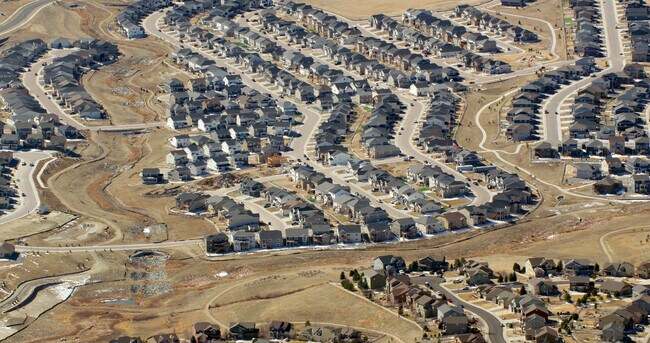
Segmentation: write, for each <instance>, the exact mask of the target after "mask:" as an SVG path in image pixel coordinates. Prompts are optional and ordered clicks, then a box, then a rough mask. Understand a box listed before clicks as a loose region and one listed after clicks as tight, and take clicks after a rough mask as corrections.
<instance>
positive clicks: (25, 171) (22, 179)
mask: <svg viewBox="0 0 650 343" xmlns="http://www.w3.org/2000/svg"><path fill="white" fill-rule="evenodd" d="M14 157H15V158H17V159H19V160H20V162H19V164H18V168H17V170H16V173H15V174H14V177H13V180H17V181H16V184H17V185H18V194H19V197H20V204H19V205H17V206H16V209H15V210H14V211H13V212H11V213H9V214H7V215H3V216H1V217H0V225H2V224H6V223H9V222H10V221H13V220H16V219H20V218H22V217H24V216H26V215H28V214H30V213H31V212H32V211H34V210H36V209H37V208H38V206H40V205H41V199H40V198H39V196H38V190H37V189H36V184H34V170H36V167H38V163H39V162H40V161H42V160H45V159H48V158H50V157H52V155H51V153H50V152H47V151H27V152H18V153H15V154H14ZM23 162H24V163H25V165H24V166H23V165H22V163H23ZM32 164H33V166H32ZM23 193H24V194H25V196H22V194H23Z"/></svg>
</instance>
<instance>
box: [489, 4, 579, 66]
mask: <svg viewBox="0 0 650 343" xmlns="http://www.w3.org/2000/svg"><path fill="white" fill-rule="evenodd" d="M490 9H491V10H493V11H496V13H495V12H492V14H495V15H497V16H498V17H501V18H504V19H506V20H508V21H510V22H512V23H513V24H517V25H521V27H523V28H525V29H528V30H530V31H533V32H535V33H537V34H538V35H540V36H541V38H542V41H541V42H539V43H537V44H532V45H531V46H530V47H531V48H533V49H543V50H545V51H544V53H547V51H548V50H549V49H550V47H551V39H550V36H551V34H553V33H552V32H551V31H550V30H549V28H548V26H547V25H546V24H545V23H544V22H543V21H546V22H549V23H550V24H551V26H552V27H553V29H554V30H555V38H556V40H557V46H556V49H555V53H556V54H557V55H558V56H560V59H562V60H564V59H567V50H566V40H565V34H564V15H563V10H562V7H561V3H560V2H559V1H555V0H540V1H535V2H530V3H527V4H526V6H525V7H521V8H519V9H517V8H514V7H508V6H500V5H498V6H494V7H491V8H490ZM508 14H513V15H518V16H524V17H529V18H520V17H515V16H510V17H508ZM531 18H534V19H531ZM535 19H537V20H535ZM526 47H528V46H526Z"/></svg>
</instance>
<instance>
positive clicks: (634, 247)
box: [603, 226, 650, 264]
mask: <svg viewBox="0 0 650 343" xmlns="http://www.w3.org/2000/svg"><path fill="white" fill-rule="evenodd" d="M603 243H604V244H605V245H607V247H608V248H609V250H610V251H611V253H612V257H613V258H614V261H619V260H621V261H622V260H625V261H630V262H632V263H637V264H638V263H640V262H645V261H649V260H650V226H648V227H638V228H632V227H630V229H628V230H624V231H621V232H620V233H613V234H611V235H608V236H607V237H605V239H604V242H603Z"/></svg>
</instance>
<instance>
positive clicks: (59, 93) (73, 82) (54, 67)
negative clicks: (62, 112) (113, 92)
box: [43, 40, 119, 119]
mask: <svg viewBox="0 0 650 343" xmlns="http://www.w3.org/2000/svg"><path fill="white" fill-rule="evenodd" d="M88 47H89V49H94V50H95V51H96V52H95V53H90V52H89V51H88V50H87V49H82V50H79V51H75V52H73V53H71V54H68V55H65V56H61V57H56V58H55V59H54V60H52V62H51V63H49V64H48V65H47V66H45V68H44V72H43V81H44V83H45V85H46V86H48V87H50V88H51V89H52V96H53V99H54V100H56V101H57V102H58V103H59V105H60V106H61V107H62V108H64V109H67V110H69V111H70V113H71V114H77V115H79V117H81V118H84V119H101V118H104V117H105V116H106V111H105V110H104V108H103V107H102V106H101V105H100V104H99V103H98V102H97V101H96V100H95V99H94V98H93V97H92V95H90V93H88V91H86V89H85V87H84V86H83V85H82V84H81V82H80V80H81V76H82V75H83V74H84V73H87V72H88V71H90V70H92V69H94V68H96V67H97V66H99V65H101V64H105V63H110V62H111V61H113V60H115V59H117V58H118V56H119V51H118V48H117V46H116V45H114V44H111V43H108V42H103V41H97V40H94V41H92V42H91V43H89V45H88Z"/></svg>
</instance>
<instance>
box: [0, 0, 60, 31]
mask: <svg viewBox="0 0 650 343" xmlns="http://www.w3.org/2000/svg"><path fill="white" fill-rule="evenodd" d="M53 3H54V1H52V0H36V1H34V2H30V3H28V4H26V5H24V6H22V7H20V8H19V9H17V10H16V12H14V13H13V14H12V15H11V16H10V17H9V18H8V19H7V20H5V21H3V22H2V23H0V36H2V35H6V34H8V33H10V32H12V31H14V30H17V29H19V28H21V27H22V26H24V25H25V24H27V23H28V22H29V21H30V20H32V19H33V18H34V17H35V16H36V15H37V14H38V12H40V11H41V10H42V9H43V8H45V7H47V6H49V5H51V4H53Z"/></svg>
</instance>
